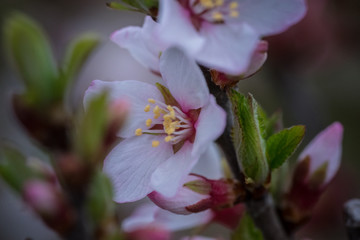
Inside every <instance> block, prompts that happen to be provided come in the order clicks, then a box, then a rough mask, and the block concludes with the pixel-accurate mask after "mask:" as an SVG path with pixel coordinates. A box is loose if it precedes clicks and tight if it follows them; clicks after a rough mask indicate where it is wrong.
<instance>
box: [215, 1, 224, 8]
mask: <svg viewBox="0 0 360 240" xmlns="http://www.w3.org/2000/svg"><path fill="white" fill-rule="evenodd" d="M215 5H216V6H217V7H219V6H222V5H224V0H215Z"/></svg>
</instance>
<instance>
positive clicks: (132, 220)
mask: <svg viewBox="0 0 360 240" xmlns="http://www.w3.org/2000/svg"><path fill="white" fill-rule="evenodd" d="M212 218H213V213H212V212H211V211H204V212H201V213H197V214H191V215H187V216H186V215H178V214H174V213H171V212H169V211H166V210H163V209H161V208H159V207H157V206H156V205H154V204H144V205H142V206H140V207H139V208H138V209H137V210H136V211H135V213H134V214H133V215H131V216H130V217H128V218H126V219H125V220H124V221H123V223H122V228H123V229H124V231H126V232H129V231H134V230H136V229H139V228H143V227H145V226H147V225H149V224H151V225H155V226H161V227H163V228H165V229H168V230H169V231H178V230H183V229H187V228H193V227H196V226H199V225H202V224H206V223H208V222H210V221H211V219H212Z"/></svg>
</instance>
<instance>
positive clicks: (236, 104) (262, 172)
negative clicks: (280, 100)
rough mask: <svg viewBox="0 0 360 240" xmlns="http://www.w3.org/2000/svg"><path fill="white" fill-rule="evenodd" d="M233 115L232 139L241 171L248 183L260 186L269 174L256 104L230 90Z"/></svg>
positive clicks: (251, 99) (250, 99) (251, 97)
mask: <svg viewBox="0 0 360 240" xmlns="http://www.w3.org/2000/svg"><path fill="white" fill-rule="evenodd" d="M229 96H230V100H231V103H232V106H233V112H234V115H235V120H234V131H233V138H234V144H235V150H236V152H237V157H238V161H239V164H240V166H241V170H242V171H243V173H244V175H245V177H246V178H247V180H248V181H249V182H253V183H255V185H261V184H263V183H264V182H265V180H266V178H267V177H268V174H269V166H268V161H267V159H266V145H265V141H264V139H263V137H262V133H261V126H260V122H259V115H258V104H257V102H256V101H255V99H254V98H253V96H252V95H251V94H249V95H248V96H247V97H245V96H243V95H242V94H240V93H239V92H237V91H235V90H232V91H231V92H230V93H229Z"/></svg>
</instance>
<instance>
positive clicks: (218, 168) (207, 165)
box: [191, 143, 224, 179]
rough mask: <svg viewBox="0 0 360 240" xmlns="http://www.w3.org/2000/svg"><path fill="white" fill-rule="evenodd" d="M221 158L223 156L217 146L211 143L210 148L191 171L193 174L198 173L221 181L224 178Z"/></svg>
mask: <svg viewBox="0 0 360 240" xmlns="http://www.w3.org/2000/svg"><path fill="white" fill-rule="evenodd" d="M221 157H222V155H221V153H220V150H219V148H218V147H217V146H216V144H215V143H210V146H209V147H208V148H207V149H206V151H205V152H204V153H203V154H202V155H201V156H200V160H199V162H198V163H197V164H196V165H195V166H194V168H193V169H192V170H191V173H196V174H198V175H202V176H205V177H207V178H210V179H220V178H222V177H224V173H223V170H222V165H221Z"/></svg>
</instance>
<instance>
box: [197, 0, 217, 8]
mask: <svg viewBox="0 0 360 240" xmlns="http://www.w3.org/2000/svg"><path fill="white" fill-rule="evenodd" d="M200 4H201V5H202V6H203V7H206V8H213V7H214V3H213V1H212V0H200Z"/></svg>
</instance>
